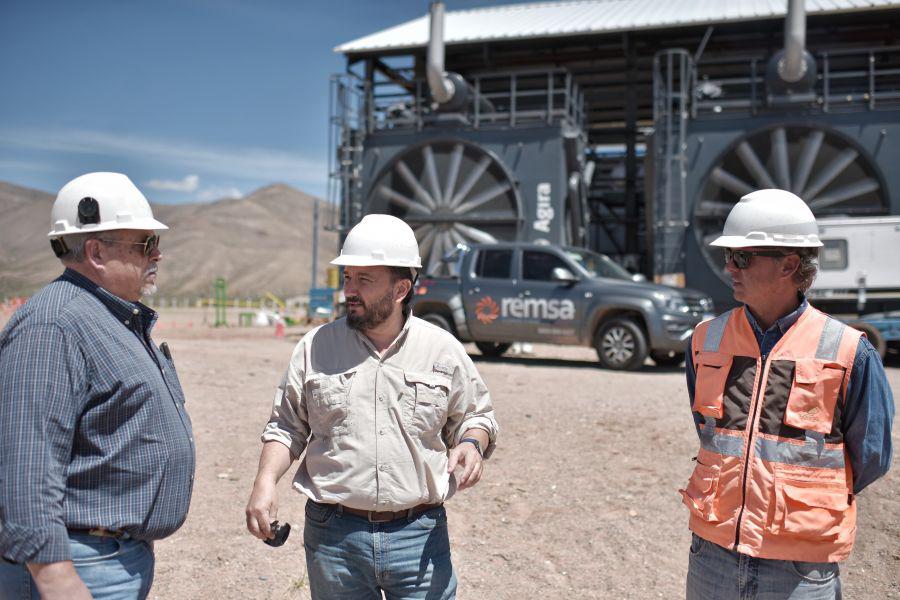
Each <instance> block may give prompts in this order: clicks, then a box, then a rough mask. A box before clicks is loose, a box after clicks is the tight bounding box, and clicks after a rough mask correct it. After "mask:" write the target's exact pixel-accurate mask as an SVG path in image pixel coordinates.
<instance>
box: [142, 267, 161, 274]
mask: <svg viewBox="0 0 900 600" xmlns="http://www.w3.org/2000/svg"><path fill="white" fill-rule="evenodd" d="M158 270H159V267H157V266H156V265H152V266H150V267H147V270H146V271H144V277H146V276H148V275H154V274H156V272H157V271H158Z"/></svg>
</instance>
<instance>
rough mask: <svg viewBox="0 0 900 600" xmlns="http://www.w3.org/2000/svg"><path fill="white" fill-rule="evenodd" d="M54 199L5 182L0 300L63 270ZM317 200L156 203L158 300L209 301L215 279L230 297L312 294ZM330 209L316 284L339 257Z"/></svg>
mask: <svg viewBox="0 0 900 600" xmlns="http://www.w3.org/2000/svg"><path fill="white" fill-rule="evenodd" d="M53 200H54V196H53V195H51V194H47V193H45V192H41V191H38V190H33V189H28V188H24V187H21V186H17V185H14V184H11V183H4V182H0V214H2V218H0V299H2V298H3V297H8V296H28V295H31V294H33V293H34V292H36V291H37V290H39V289H40V288H41V287H43V286H44V285H46V284H47V283H48V282H50V281H52V280H53V279H54V278H55V277H57V276H58V275H59V274H60V273H62V270H63V267H62V264H61V263H60V262H59V260H58V259H57V258H56V257H55V256H54V255H53V251H52V250H51V249H50V243H49V242H48V239H47V232H48V231H49V230H50V208H51V206H52V204H53ZM314 204H315V198H314V197H313V196H310V195H308V194H305V193H303V192H301V191H299V190H296V189H294V188H292V187H290V186H287V185H284V184H274V185H270V186H267V187H264V188H260V189H258V190H256V191H255V192H253V193H251V194H249V195H247V196H245V197H243V198H238V199H226V200H219V201H217V202H212V203H204V204H197V203H184V204H154V205H152V206H153V214H154V216H155V217H156V218H157V219H158V220H160V221H162V222H163V223H165V224H166V225H168V226H169V230H168V231H163V232H161V242H160V250H161V251H162V260H161V262H160V265H159V275H158V277H157V284H158V286H159V292H158V294H159V295H160V296H163V297H175V298H189V297H197V296H208V295H210V294H211V293H212V292H211V290H212V286H213V283H214V281H215V279H216V278H217V277H224V278H225V280H226V286H227V287H226V294H227V295H228V297H235V296H239V297H242V298H245V297H254V298H256V297H260V296H262V295H264V294H265V293H266V292H271V293H273V294H275V295H276V296H279V297H282V298H290V297H294V296H299V295H305V294H306V293H307V292H308V291H309V286H310V280H311V264H312V238H313V236H312V232H313V206H314ZM327 207H328V204H327V203H326V202H324V201H321V202H320V219H319V225H320V227H319V253H318V261H317V262H318V276H317V285H318V286H319V287H323V286H324V285H325V282H326V279H325V268H326V267H327V265H328V261H330V260H331V259H332V258H333V257H334V255H335V254H337V251H338V236H337V233H335V232H334V231H326V230H325V225H326V223H327V222H328V221H329V219H328V214H327V213H328V208H327Z"/></svg>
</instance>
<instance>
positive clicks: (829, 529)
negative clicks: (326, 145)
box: [770, 480, 850, 540]
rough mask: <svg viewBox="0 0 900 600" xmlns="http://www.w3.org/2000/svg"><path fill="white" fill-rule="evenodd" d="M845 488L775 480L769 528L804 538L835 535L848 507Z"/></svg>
mask: <svg viewBox="0 0 900 600" xmlns="http://www.w3.org/2000/svg"><path fill="white" fill-rule="evenodd" d="M849 506H850V504H849V496H848V493H847V490H845V489H840V488H828V487H823V486H822V485H821V484H819V483H818V482H813V481H810V482H802V481H784V480H782V481H779V480H776V481H775V513H774V516H773V520H772V525H771V528H770V529H771V531H772V532H773V533H782V534H786V535H794V536H798V537H804V538H807V539H812V540H815V539H818V538H827V537H836V536H837V534H838V533H839V531H840V528H841V522H842V521H843V519H844V513H845V512H846V511H847V509H848V508H849Z"/></svg>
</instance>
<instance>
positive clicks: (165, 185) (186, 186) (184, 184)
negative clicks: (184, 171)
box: [144, 175, 200, 192]
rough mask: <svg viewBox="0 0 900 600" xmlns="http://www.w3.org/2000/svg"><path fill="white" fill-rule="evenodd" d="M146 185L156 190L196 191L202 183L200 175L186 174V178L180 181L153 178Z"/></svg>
mask: <svg viewBox="0 0 900 600" xmlns="http://www.w3.org/2000/svg"><path fill="white" fill-rule="evenodd" d="M144 185H146V186H147V187H148V188H152V189H154V190H168V191H172V192H195V191H197V188H198V187H199V185H200V177H199V176H198V175H186V176H185V178H184V179H182V180H180V181H173V180H171V179H151V180H150V181H148V182H147V183H145V184H144Z"/></svg>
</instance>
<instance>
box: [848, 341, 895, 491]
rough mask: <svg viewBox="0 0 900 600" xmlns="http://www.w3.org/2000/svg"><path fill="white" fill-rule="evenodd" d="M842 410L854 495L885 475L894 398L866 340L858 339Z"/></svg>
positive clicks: (882, 370) (880, 366) (875, 355)
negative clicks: (851, 468)
mask: <svg viewBox="0 0 900 600" xmlns="http://www.w3.org/2000/svg"><path fill="white" fill-rule="evenodd" d="M844 410H845V413H844V420H843V423H844V431H843V433H844V443H845V444H846V446H847V454H849V455H850V464H851V466H852V467H853V493H854V494H858V493H860V492H861V491H863V489H865V487H866V486H868V485H869V484H870V483H872V482H873V481H875V480H876V479H878V478H879V477H881V476H883V475H884V474H885V473H887V472H888V470H889V469H890V468H891V455H892V453H893V448H892V445H891V426H892V423H893V420H894V396H893V393H892V392H891V386H890V384H889V383H888V380H887V375H886V374H885V372H884V366H883V364H882V362H881V357H880V356H879V355H878V352H877V351H876V350H875V348H873V347H872V344H870V343H869V341H868V340H867V339H866V338H860V340H859V346H858V348H857V350H856V358H855V359H854V362H853V370H852V371H851V372H850V381H849V383H848V385H847V399H846V403H845V409H844Z"/></svg>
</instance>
